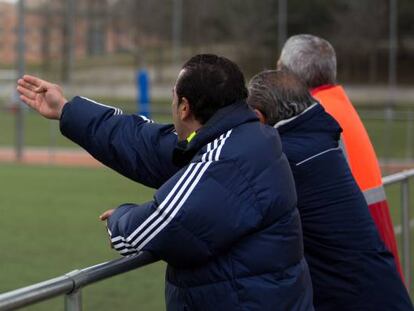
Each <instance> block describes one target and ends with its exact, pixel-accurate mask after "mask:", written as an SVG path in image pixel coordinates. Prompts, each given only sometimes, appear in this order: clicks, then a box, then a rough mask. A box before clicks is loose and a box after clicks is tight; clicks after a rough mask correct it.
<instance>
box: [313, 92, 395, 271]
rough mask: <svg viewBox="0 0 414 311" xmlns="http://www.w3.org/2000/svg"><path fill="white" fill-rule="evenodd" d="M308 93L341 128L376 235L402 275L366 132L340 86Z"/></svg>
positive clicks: (379, 172) (349, 158)
mask: <svg viewBox="0 0 414 311" xmlns="http://www.w3.org/2000/svg"><path fill="white" fill-rule="evenodd" d="M311 93H312V96H313V97H315V98H316V99H317V100H319V101H320V103H321V105H322V106H323V107H324V108H325V110H326V112H328V113H329V114H330V115H331V116H332V117H334V119H335V120H336V121H337V122H338V123H339V125H340V126H341V127H342V130H343V132H342V139H343V143H344V152H345V154H346V157H347V159H348V164H349V166H350V168H351V171H352V174H353V176H354V178H355V180H356V182H357V183H358V185H359V187H360V189H361V190H362V192H363V193H364V196H365V199H366V201H367V203H368V207H369V211H370V213H371V216H372V218H373V219H374V222H375V224H376V226H377V229H378V232H379V234H380V236H381V238H382V240H383V241H384V243H385V245H386V246H387V248H388V249H389V250H390V251H391V252H392V254H393V255H394V258H395V262H396V265H397V268H398V271H399V272H400V275H401V276H402V270H401V265H400V260H399V256H398V249H397V242H396V239H395V234H394V228H393V225H392V219H391V215H390V210H389V207H388V203H387V198H386V196H385V191H384V187H383V185H382V179H381V170H380V168H379V165H378V160H377V156H376V154H375V151H374V148H373V146H372V144H371V141H370V139H369V136H368V133H367V131H366V130H365V127H364V125H363V124H362V122H361V119H360V118H359V116H358V113H357V112H356V110H355V108H354V107H353V105H352V103H351V101H350V100H349V98H348V96H347V95H346V93H345V91H344V89H343V88H342V87H341V86H340V85H326V86H322V87H319V88H316V89H313V90H312V91H311Z"/></svg>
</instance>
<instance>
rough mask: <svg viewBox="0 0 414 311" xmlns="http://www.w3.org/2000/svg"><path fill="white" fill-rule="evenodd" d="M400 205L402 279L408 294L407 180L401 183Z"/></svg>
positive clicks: (408, 208) (409, 272) (408, 204)
mask: <svg viewBox="0 0 414 311" xmlns="http://www.w3.org/2000/svg"><path fill="white" fill-rule="evenodd" d="M401 205H402V237H403V259H404V262H403V263H404V266H403V267H404V268H403V269H404V279H405V285H406V287H407V290H408V292H410V285H411V271H410V270H411V269H410V263H411V258H410V257H411V250H410V189H409V182H408V178H406V179H404V180H402V181H401Z"/></svg>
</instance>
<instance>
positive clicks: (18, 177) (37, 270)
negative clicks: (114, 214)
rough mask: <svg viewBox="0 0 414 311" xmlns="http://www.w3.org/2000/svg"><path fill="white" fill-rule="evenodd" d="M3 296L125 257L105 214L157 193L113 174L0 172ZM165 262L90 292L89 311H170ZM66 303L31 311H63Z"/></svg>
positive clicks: (11, 168)
mask: <svg viewBox="0 0 414 311" xmlns="http://www.w3.org/2000/svg"><path fill="white" fill-rule="evenodd" d="M0 180H1V181H2V182H1V185H2V189H1V193H2V194H1V196H0V227H1V228H2V239H1V240H0V248H1V249H2V250H3V251H2V256H1V259H0V276H1V281H0V292H4V291H9V290H12V289H15V288H19V287H22V286H27V285H30V284H33V283H36V282H40V281H44V280H46V279H49V278H53V277H56V276H59V275H62V274H64V273H67V272H69V271H72V270H74V269H78V268H83V267H86V266H91V265H94V264H97V263H100V262H104V261H107V260H111V259H114V258H118V257H119V256H118V254H117V253H116V252H115V251H113V250H111V249H110V248H109V241H108V238H107V233H106V230H105V226H104V223H102V222H100V221H99V220H98V216H99V214H100V213H101V212H103V211H105V210H107V209H109V208H113V207H116V206H117V205H119V204H121V203H125V202H136V203H141V202H145V201H147V200H149V199H151V197H152V193H153V190H151V189H148V188H145V187H143V186H140V185H138V184H136V183H134V182H132V181H129V180H127V179H126V178H124V177H122V176H119V175H118V174H116V173H114V172H112V171H110V170H109V169H104V168H99V169H89V168H88V169H87V168H59V167H48V166H18V165H0ZM164 269H165V265H164V264H163V263H157V264H153V265H150V266H147V267H144V268H142V269H138V270H135V271H133V272H129V273H126V274H123V275H120V276H117V277H114V278H111V279H109V280H105V281H102V282H100V283H97V284H94V285H91V286H89V287H86V288H85V289H83V292H82V294H83V304H84V309H85V310H102V311H104V310H108V311H109V310H137V309H139V310H148V311H152V310H165V304H164ZM63 309H64V306H63V297H58V298H55V299H53V300H50V301H48V302H41V303H39V304H37V305H33V306H31V307H28V308H26V309H25V310H63Z"/></svg>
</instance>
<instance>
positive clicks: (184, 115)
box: [178, 97, 191, 121]
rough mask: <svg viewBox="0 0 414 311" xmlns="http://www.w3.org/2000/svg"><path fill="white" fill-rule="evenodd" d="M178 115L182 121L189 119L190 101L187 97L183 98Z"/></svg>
mask: <svg viewBox="0 0 414 311" xmlns="http://www.w3.org/2000/svg"><path fill="white" fill-rule="evenodd" d="M178 115H179V117H180V120H181V121H184V120H186V119H188V117H190V115H191V109H190V103H189V102H188V99H187V98H185V97H182V98H181V102H180V105H179V106H178Z"/></svg>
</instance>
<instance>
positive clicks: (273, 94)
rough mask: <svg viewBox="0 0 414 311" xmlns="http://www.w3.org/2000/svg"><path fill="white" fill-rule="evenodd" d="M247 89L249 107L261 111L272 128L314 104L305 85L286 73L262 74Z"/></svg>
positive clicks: (283, 71)
mask: <svg viewBox="0 0 414 311" xmlns="http://www.w3.org/2000/svg"><path fill="white" fill-rule="evenodd" d="M248 89H249V97H248V98H247V103H248V105H249V106H250V107H251V108H253V109H257V110H259V111H260V112H261V113H262V114H263V115H264V117H265V119H266V123H267V124H269V125H274V124H276V123H277V122H279V121H281V120H286V119H289V118H292V117H294V116H296V115H298V114H300V113H301V112H302V111H304V110H305V109H306V108H308V107H309V106H311V105H312V104H314V103H315V100H314V99H313V98H312V96H311V95H310V93H309V91H308V88H307V87H306V85H305V84H304V83H303V81H302V80H301V79H299V78H298V77H297V76H296V75H295V74H294V73H292V72H291V71H287V70H266V71H262V72H260V73H258V74H257V75H255V76H254V77H253V78H252V79H251V80H250V82H249V86H248Z"/></svg>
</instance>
